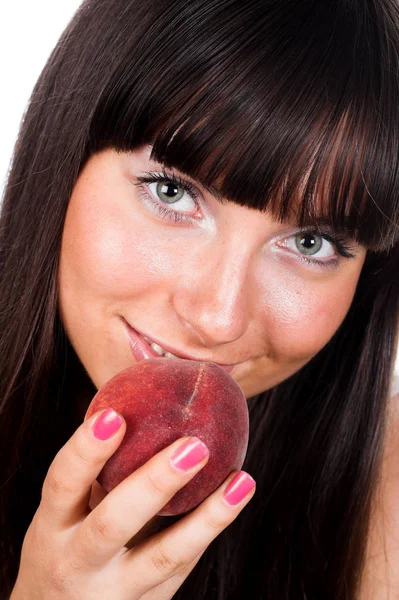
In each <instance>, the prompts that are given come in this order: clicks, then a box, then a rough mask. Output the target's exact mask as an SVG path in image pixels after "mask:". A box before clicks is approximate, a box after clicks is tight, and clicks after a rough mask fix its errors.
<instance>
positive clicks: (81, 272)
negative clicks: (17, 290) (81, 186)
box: [62, 190, 174, 300]
mask: <svg viewBox="0 0 399 600" xmlns="http://www.w3.org/2000/svg"><path fill="white" fill-rule="evenodd" d="M77 192H78V193H77V194H76V196H73V197H72V199H71V203H70V207H69V210H68V215H67V219H66V223H65V229H64V240H63V251H62V265H63V271H67V272H68V277H65V276H64V277H63V280H64V282H65V281H69V282H70V283H71V284H73V282H74V285H75V286H76V287H78V288H79V289H78V291H79V293H80V294H82V293H84V294H88V295H91V296H95V297H96V298H99V299H100V298H103V299H118V300H123V299H124V298H129V297H131V296H132V294H134V293H135V292H137V291H140V292H143V291H145V289H146V288H152V287H153V286H154V285H156V284H157V283H158V282H160V281H161V280H164V279H165V278H168V277H170V275H171V273H172V272H173V268H174V266H173V263H172V262H171V260H170V259H169V258H168V257H169V256H170V255H171V253H170V252H169V246H168V244H170V243H171V242H170V241H169V240H165V239H163V238H162V237H161V236H159V234H158V235H154V230H151V229H148V227H147V229H146V228H145V226H143V224H142V223H141V222H140V219H139V217H137V216H135V215H134V214H133V209H132V211H131V212H129V211H127V210H121V208H120V207H119V208H118V207H116V208H115V209H112V204H111V201H110V202H109V204H108V206H107V203H106V202H104V198H102V200H101V201H100V200H99V199H98V198H96V197H95V196H93V193H89V192H87V193H85V191H84V190H77Z"/></svg>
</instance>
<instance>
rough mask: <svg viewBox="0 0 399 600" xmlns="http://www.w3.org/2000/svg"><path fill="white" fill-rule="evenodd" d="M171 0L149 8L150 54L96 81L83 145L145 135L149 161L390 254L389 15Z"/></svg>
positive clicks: (394, 226) (122, 146) (394, 106)
mask: <svg viewBox="0 0 399 600" xmlns="http://www.w3.org/2000/svg"><path fill="white" fill-rule="evenodd" d="M163 4H165V2H164V3H163ZM166 4H168V7H169V9H168V20H166V19H161V18H159V19H158V20H157V18H156V15H153V21H152V22H151V30H150V29H149V35H150V36H152V40H153V41H154V40H155V42H154V43H153V45H152V46H151V44H149V45H150V46H151V47H152V48H153V49H152V52H153V55H152V56H149V53H151V49H150V50H148V48H146V52H144V50H143V55H141V54H140V53H139V52H137V56H136V58H135V60H134V61H133V60H129V56H126V57H124V58H123V60H121V62H120V64H119V66H118V68H117V69H116V70H115V72H113V74H112V77H111V80H110V82H109V84H108V86H107V87H106V89H104V92H103V96H102V98H101V99H100V101H99V104H98V107H97V110H96V113H95V115H94V117H93V122H92V131H91V134H90V138H91V151H92V152H95V151H98V150H100V149H101V148H104V147H105V146H112V147H114V148H116V149H119V150H121V151H131V150H134V149H136V148H138V147H139V146H141V145H143V144H150V145H152V146H153V148H152V154H151V158H152V159H154V160H156V161H158V162H160V163H162V164H163V165H165V166H167V167H174V168H176V169H178V170H179V171H181V172H182V173H184V174H187V175H189V176H190V177H191V178H193V179H195V180H197V181H198V182H199V183H200V184H201V185H202V186H203V187H205V188H206V189H207V190H209V191H210V192H211V193H213V194H215V195H216V196H217V197H218V198H219V200H220V201H221V202H234V203H236V204H239V205H241V206H246V207H248V208H251V209H256V210H260V211H265V212H268V213H270V214H271V215H272V216H273V217H274V218H275V219H277V220H279V221H281V222H290V223H295V224H297V225H298V226H299V227H303V226H312V225H313V226H315V228H317V226H318V224H319V223H320V222H321V221H323V222H324V223H325V224H328V225H329V227H330V228H331V229H332V230H333V231H334V232H337V233H345V234H347V235H350V236H351V237H352V238H353V239H355V240H356V241H358V242H359V243H360V244H362V245H364V246H366V247H367V248H369V249H372V250H374V251H389V250H390V249H391V248H392V247H393V246H394V245H395V244H396V243H397V242H398V240H399V208H398V206H399V202H398V189H399V187H398V186H399V173H398V156H399V152H398V150H399V145H398V131H399V92H398V87H399V86H398V78H397V71H398V69H399V61H398V52H397V48H396V46H395V43H394V41H395V38H394V35H393V32H392V31H391V33H392V35H391V36H390V35H389V34H390V31H389V28H390V27H391V29H392V27H393V23H392V19H390V18H388V15H385V14H382V12H381V14H380V13H378V14H377V13H376V12H373V11H376V10H377V8H376V7H374V8H373V7H371V4H372V3H366V2H362V3H357V2H353V3H352V12H351V10H349V9H347V10H344V9H343V7H344V5H345V6H346V7H348V6H349V5H348V3H346V2H342V4H341V2H336V3H332V5H331V6H328V5H327V3H324V2H319V1H315V2H314V3H312V2H311V3H309V5H308V3H306V5H307V8H306V7H305V6H304V4H305V3H294V4H291V3H286V2H276V3H272V5H271V6H265V4H264V3H249V4H250V6H246V5H245V3H242V2H241V3H238V2H224V3H222V6H223V8H221V7H220V3H217V2H209V3H203V2H202V3H201V2H193V3H187V2H181V1H176V0H175V1H174V2H173V3H171V4H169V3H166ZM188 5H190V6H188ZM204 5H206V7H207V10H206V11H205V10H204ZM369 5H370V6H369ZM229 6H230V8H229ZM309 7H310V8H309ZM288 8H289V10H287V12H285V9H288ZM379 10H380V11H382V9H381V8H379ZM298 24H299V26H298ZM187 28H188V29H189V32H190V35H189V36H188V35H187ZM204 32H206V35H205V34H204ZM184 33H185V35H184V36H183V34H184ZM395 35H397V33H395ZM165 38H166V39H167V40H168V44H167V45H166V47H165V44H163V47H162V52H161V51H160V50H159V45H157V43H156V42H157V41H158V42H160V41H161V40H164V39H165ZM182 39H183V40H184V43H182Z"/></svg>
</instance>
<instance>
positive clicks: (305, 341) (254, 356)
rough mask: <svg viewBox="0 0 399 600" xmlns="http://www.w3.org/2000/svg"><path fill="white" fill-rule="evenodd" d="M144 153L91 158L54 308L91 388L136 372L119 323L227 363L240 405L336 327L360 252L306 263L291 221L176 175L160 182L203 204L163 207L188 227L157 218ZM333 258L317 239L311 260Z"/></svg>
mask: <svg viewBox="0 0 399 600" xmlns="http://www.w3.org/2000/svg"><path fill="white" fill-rule="evenodd" d="M149 155H150V147H148V146H143V147H142V148H140V149H138V150H136V151H134V152H131V153H117V152H115V151H114V150H106V151H103V152H101V153H99V154H97V155H94V156H93V157H92V158H91V159H90V160H89V161H88V162H87V164H86V166H85V168H84V169H83V170H82V172H81V174H80V177H79V179H78V181H77V183H76V186H75V188H74V191H73V194H72V197H71V200H70V204H69V207H68V211H67V215H66V222H65V228H64V233H63V240H62V249H61V261H60V270H59V290H60V297H59V302H60V312H61V317H62V320H63V323H64V326H65V329H66V332H67V335H68V337H69V339H70V341H71V344H72V345H73V347H74V349H75V351H76V353H77V355H78V357H79V358H80V361H81V363H82V364H83V366H84V368H85V370H86V372H87V374H88V375H89V377H90V379H91V381H92V382H93V383H94V385H95V387H96V388H97V389H98V388H100V387H101V386H102V385H104V384H105V383H106V382H107V381H108V380H109V379H110V378H111V377H113V376H114V375H116V374H117V373H118V372H119V371H121V370H123V369H125V368H127V367H129V366H131V365H133V364H134V362H135V359H134V358H133V355H132V352H131V349H130V346H129V343H128V338H127V335H126V330H125V329H126V328H125V323H124V321H123V320H126V321H127V322H128V323H129V324H130V325H131V326H132V327H133V328H134V329H137V330H138V331H140V332H141V333H143V334H144V335H146V336H147V337H149V338H156V339H157V340H159V341H160V342H161V344H162V342H164V343H165V344H167V345H168V346H170V347H172V348H173V349H175V354H177V355H179V352H181V353H186V354H188V355H190V356H193V357H195V358H198V359H201V360H210V361H214V362H217V363H223V364H226V363H228V364H231V363H233V364H234V365H235V366H234V369H233V371H232V372H231V376H232V377H233V378H234V379H235V380H236V381H237V382H238V383H239V384H240V385H241V387H242V389H243V390H244V393H245V394H246V396H247V397H250V396H252V395H254V394H257V393H259V392H262V391H264V390H266V389H269V388H271V387H273V386H274V385H276V384H277V383H279V382H281V381H282V380H284V379H286V378H287V377H289V376H290V375H292V374H293V373H295V372H296V371H298V370H299V369H300V368H301V367H302V366H303V365H305V364H306V363H307V362H308V361H309V360H311V358H312V357H313V356H314V355H315V354H317V353H318V352H319V351H320V350H321V349H322V348H323V346H325V344H326V343H327V342H328V341H329V340H330V339H331V337H332V336H333V335H334V333H335V332H336V330H337V329H338V327H339V326H340V324H341V323H342V321H343V319H344V318H345V315H346V314H347V311H348V309H349V307H350V304H351V302H352V299H353V295H354V292H355V289H356V284H357V282H358V278H359V275H360V272H361V269H362V266H363V263H364V259H365V256H366V250H365V248H363V247H361V246H358V245H356V244H355V242H353V240H352V241H351V251H352V253H353V254H355V255H356V256H355V258H351V259H345V258H342V261H341V263H340V264H339V266H337V267H331V268H327V269H326V268H320V267H319V266H316V265H308V264H304V263H303V262H300V259H301V256H302V255H303V253H302V252H301V251H300V250H298V249H297V247H296V246H295V244H294V240H295V235H298V228H297V227H296V226H295V224H294V223H284V224H281V223H279V222H277V221H275V220H274V219H273V218H272V217H271V216H270V215H269V214H266V213H261V212H259V211H256V210H252V209H249V208H246V207H241V206H238V205H235V204H233V203H231V202H228V203H225V204H222V203H221V202H220V201H219V200H218V199H217V198H216V197H214V196H213V195H211V194H210V193H209V192H207V191H205V190H204V189H203V188H202V187H201V186H200V185H199V184H198V183H196V182H195V181H193V180H191V179H190V178H188V177H186V176H184V174H181V173H179V172H178V171H176V170H168V174H169V171H172V172H174V173H175V174H177V175H180V176H181V177H183V178H184V179H186V180H188V181H190V182H191V183H193V184H194V185H195V186H196V188H197V190H198V194H199V197H198V202H199V208H196V207H195V205H194V203H193V201H192V200H191V199H190V197H189V195H187V193H185V195H184V198H182V199H180V200H178V202H175V203H174V204H169V205H168V208H169V209H170V210H175V211H178V212H179V213H182V214H183V216H185V217H186V216H187V215H188V216H191V217H193V216H195V217H196V220H195V221H194V222H187V221H185V222H183V223H176V222H173V221H172V220H165V219H163V218H162V217H161V216H160V215H159V214H157V213H156V212H155V211H154V210H153V208H152V206H153V205H150V204H148V203H147V202H146V201H144V202H143V200H142V199H143V190H146V193H147V195H150V196H152V197H153V198H154V201H155V202H157V201H158V204H160V203H162V200H160V199H159V196H158V197H157V196H156V191H157V184H156V183H155V184H154V183H151V184H142V189H139V188H138V187H137V185H134V184H135V183H137V177H138V176H143V175H145V174H146V173H147V172H149V171H151V172H157V173H162V167H161V165H159V164H158V163H156V162H153V161H150V160H149ZM181 193H182V191H181V192H180V195H181ZM164 205H165V204H164ZM337 254H338V253H337V251H336V249H335V247H334V245H333V244H331V243H330V242H328V241H326V240H324V241H323V247H322V249H321V250H320V251H319V252H318V253H316V254H315V255H314V256H313V257H312V256H311V257H310V258H319V257H321V258H319V260H322V261H325V262H328V261H329V260H331V258H333V257H334V255H335V256H336V255H337ZM84 408H87V406H86V407H84ZM83 414H84V413H83Z"/></svg>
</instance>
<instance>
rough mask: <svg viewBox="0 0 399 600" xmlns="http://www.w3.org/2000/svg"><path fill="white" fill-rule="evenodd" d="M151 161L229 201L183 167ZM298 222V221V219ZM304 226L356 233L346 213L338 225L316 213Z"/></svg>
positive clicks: (307, 218) (351, 235)
mask: <svg viewBox="0 0 399 600" xmlns="http://www.w3.org/2000/svg"><path fill="white" fill-rule="evenodd" d="M148 148H149V150H150V153H151V152H152V148H153V146H152V145H151V144H148ZM150 161H151V162H152V163H154V165H157V166H158V168H161V169H165V168H166V169H175V170H176V171H178V172H179V173H181V174H182V175H183V176H184V177H188V178H189V179H191V180H192V181H193V183H194V184H199V185H201V187H203V188H204V190H206V191H207V192H209V193H210V194H212V195H213V196H214V197H215V198H216V199H217V200H218V201H219V202H229V200H228V198H226V197H225V196H223V194H222V193H221V192H220V190H219V188H218V187H217V186H216V185H214V184H206V183H204V182H202V181H200V180H199V179H196V178H194V177H192V176H191V175H190V174H189V173H186V172H185V171H183V170H182V169H180V168H179V167H177V166H174V165H170V166H167V165H165V164H164V163H160V162H158V161H157V160H155V159H150ZM284 222H286V223H289V224H292V223H294V222H295V215H294V214H292V215H291V217H290V216H287V218H286V219H284ZM296 222H297V223H298V220H296ZM302 227H306V228H310V227H316V228H318V229H319V230H320V231H322V230H323V227H328V228H329V229H331V230H332V231H334V232H335V233H337V234H339V233H341V234H344V235H348V236H350V237H353V235H354V233H355V232H354V229H353V224H352V225H351V223H350V219H349V217H348V215H344V217H341V218H340V223H339V225H338V226H337V227H334V226H333V225H332V223H331V219H329V218H328V217H326V216H324V215H320V216H317V215H315V216H308V217H304V219H303V223H302Z"/></svg>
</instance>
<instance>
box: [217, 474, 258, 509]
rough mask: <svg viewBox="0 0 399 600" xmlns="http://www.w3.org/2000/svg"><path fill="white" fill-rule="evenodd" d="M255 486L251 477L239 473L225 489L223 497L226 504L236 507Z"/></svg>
mask: <svg viewBox="0 0 399 600" xmlns="http://www.w3.org/2000/svg"><path fill="white" fill-rule="evenodd" d="M255 485H256V483H255V480H254V479H253V478H252V477H251V475H248V473H245V471H239V472H238V473H236V475H235V476H234V477H233V479H232V480H231V481H230V483H229V485H228V486H227V488H226V489H225V491H224V494H223V497H224V499H225V500H226V502H227V504H229V505H230V506H236V505H237V504H239V503H240V502H241V500H243V499H244V498H245V496H246V495H247V494H249V492H250V491H251V490H253V488H254V487H255Z"/></svg>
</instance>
